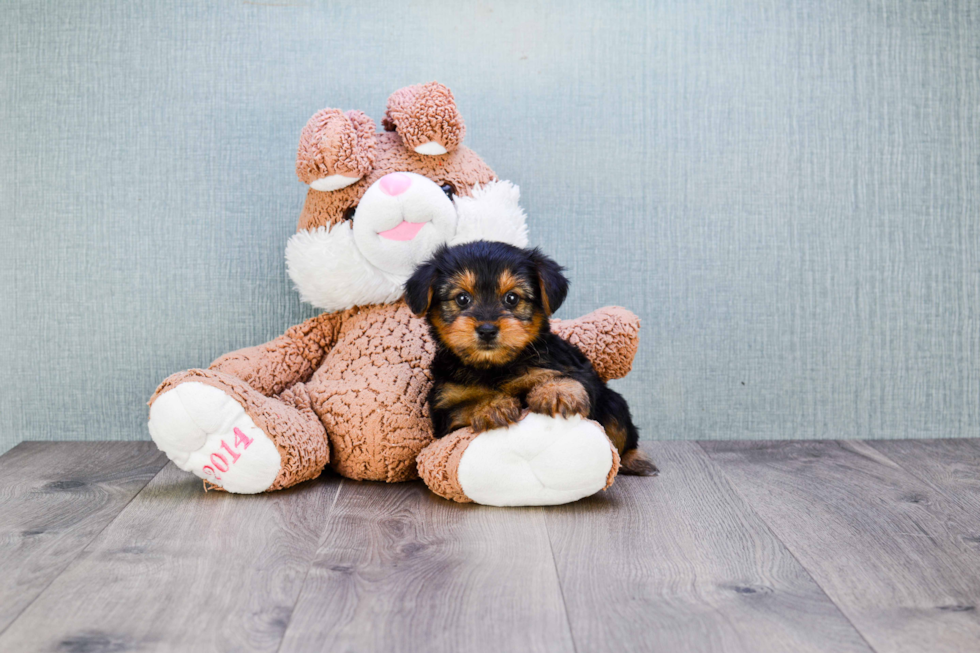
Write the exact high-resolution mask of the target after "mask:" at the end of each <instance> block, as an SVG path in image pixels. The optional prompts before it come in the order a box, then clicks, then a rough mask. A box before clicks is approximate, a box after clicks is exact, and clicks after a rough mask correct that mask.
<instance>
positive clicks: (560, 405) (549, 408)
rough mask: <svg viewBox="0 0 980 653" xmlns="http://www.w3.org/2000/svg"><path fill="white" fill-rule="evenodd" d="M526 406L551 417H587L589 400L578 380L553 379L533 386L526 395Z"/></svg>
mask: <svg viewBox="0 0 980 653" xmlns="http://www.w3.org/2000/svg"><path fill="white" fill-rule="evenodd" d="M527 407H528V408H530V409H531V412H534V413H540V414H542V415H550V416H552V417H557V416H559V415H560V416H562V417H570V416H572V415H581V416H582V417H588V416H589V409H590V407H591V402H590V401H589V393H588V392H586V391H585V387H584V386H583V385H582V384H581V383H579V382H578V381H575V380H572V379H555V380H554V381H546V382H545V383H542V384H540V385H538V386H535V387H534V389H533V390H531V392H529V393H528V395H527Z"/></svg>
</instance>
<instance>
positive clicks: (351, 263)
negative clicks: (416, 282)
mask: <svg viewBox="0 0 980 653" xmlns="http://www.w3.org/2000/svg"><path fill="white" fill-rule="evenodd" d="M286 269H287V270H288V271H289V277H290V278H291V279H292V280H293V283H294V284H296V289H297V290H299V296H300V299H302V300H303V301H304V302H308V303H310V304H312V305H313V306H316V307H317V308H322V309H323V310H325V311H330V312H333V311H341V310H344V309H347V308H351V307H354V306H362V305H365V304H386V303H388V302H393V301H395V300H396V299H398V298H399V297H401V296H402V284H403V283H404V282H405V281H404V280H398V279H391V278H389V277H388V276H387V275H385V274H384V273H383V272H382V271H381V270H379V269H378V268H376V267H374V266H373V265H371V264H370V263H368V261H367V259H365V258H364V256H362V255H361V251H360V250H359V249H358V248H357V245H356V244H355V243H354V231H353V230H352V229H351V228H350V225H348V224H347V223H346V222H341V223H339V224H335V225H334V226H333V227H317V228H316V229H312V230H304V231H297V232H296V233H295V234H294V235H293V236H292V237H291V238H290V239H289V242H288V243H287V244H286Z"/></svg>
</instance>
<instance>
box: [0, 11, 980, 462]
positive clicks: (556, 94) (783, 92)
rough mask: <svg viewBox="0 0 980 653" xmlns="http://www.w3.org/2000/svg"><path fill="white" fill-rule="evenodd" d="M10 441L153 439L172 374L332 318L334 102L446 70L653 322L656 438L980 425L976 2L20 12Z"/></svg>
mask: <svg viewBox="0 0 980 653" xmlns="http://www.w3.org/2000/svg"><path fill="white" fill-rule="evenodd" d="M2 16H3V20H2V21H0V288H2V291H0V292H2V301H0V361H2V365H3V367H2V374H0V451H3V450H6V449H7V448H9V447H11V446H13V445H14V444H16V443H17V442H19V441H20V440H22V439H114V438H121V439H131V438H146V437H148V436H147V433H146V427H145V419H146V409H145V401H146V400H147V398H148V397H149V395H150V393H151V392H152V391H153V388H154V387H155V386H156V384H157V383H158V382H159V381H160V380H161V379H163V378H164V377H165V376H166V375H167V374H169V373H171V372H174V371H177V370H180V369H183V368H187V367H194V366H202V365H205V364H207V363H208V362H209V361H210V360H211V359H213V358H214V357H216V356H217V355H219V354H221V353H224V352H227V351H229V350H232V349H235V348H238V347H242V346H245V345H250V344H255V343H258V342H262V341H265V340H267V339H270V338H272V337H274V336H276V335H278V334H279V333H281V332H282V331H283V330H284V329H285V328H286V327H288V326H290V325H292V324H294V323H297V322H299V321H300V320H302V319H304V318H305V317H308V316H310V315H312V314H313V313H312V311H311V310H310V309H308V308H304V307H302V306H301V305H300V303H299V301H298V299H297V296H296V293H295V292H294V291H293V290H292V289H291V287H290V284H289V282H288V280H287V277H286V274H285V269H284V264H283V247H284V245H285V243H286V239H287V238H288V236H289V235H290V234H292V233H293V231H294V229H295V223H296V219H297V217H298V215H299V210H300V207H301V206H302V202H303V198H304V195H305V192H304V187H303V186H302V185H301V184H300V183H299V182H298V181H297V180H296V178H295V175H294V172H293V160H294V155H295V147H296V144H297V141H298V136H299V131H300V129H301V128H302V127H303V125H304V123H305V122H306V120H307V119H308V118H309V117H310V116H311V115H312V114H313V113H314V112H315V111H317V110H318V109H321V108H323V107H327V106H334V107H340V108H343V109H351V108H357V109H362V110H364V111H366V112H367V113H368V114H369V115H371V116H373V117H374V118H375V120H380V118H381V116H382V114H383V111H384V103H385V100H386V98H387V96H388V94H389V93H390V92H391V91H393V90H395V89H397V88H399V87H401V86H404V85H407V84H412V83H417V82H423V81H429V80H432V79H437V80H439V81H441V82H443V83H445V84H447V85H449V86H450V87H451V88H452V89H453V90H454V92H455V94H456V97H457V100H458V103H459V106H460V108H461V111H462V113H463V116H464V118H465V120H466V121H467V125H468V129H469V131H468V134H467V144H468V145H469V146H470V147H472V148H473V149H474V150H476V151H477V152H478V153H479V154H480V155H481V156H483V157H484V159H485V160H486V161H487V162H488V163H489V164H490V165H491V166H492V167H493V168H494V169H495V170H496V171H497V172H498V174H499V175H500V176H501V177H504V178H508V179H512V180H514V181H515V182H517V183H518V184H520V185H521V187H522V189H523V197H524V203H525V205H526V208H527V210H528V213H529V215H530V222H531V232H532V240H533V242H534V243H536V244H539V245H542V246H544V248H545V249H546V250H548V251H549V252H551V253H553V254H554V255H555V257H556V258H557V259H559V260H560V261H561V262H563V263H564V264H566V265H567V266H568V267H569V268H570V270H571V273H572V277H573V289H572V292H571V295H570V299H569V301H568V303H567V304H566V306H565V308H563V309H562V311H561V313H560V315H561V316H564V317H569V316H575V315H578V314H581V313H584V312H586V311H589V310H591V309H593V308H595V307H598V306H601V305H603V304H621V305H624V306H628V307H630V308H632V309H633V310H634V311H635V312H637V313H638V314H640V315H641V317H642V318H643V342H642V345H641V349H640V353H639V355H638V357H637V361H636V367H635V371H634V372H633V373H632V375H631V376H630V377H629V378H628V379H627V380H624V381H621V382H618V384H617V387H618V388H619V389H620V390H621V391H623V392H624V393H625V394H626V395H627V397H628V399H630V401H631V402H632V404H633V406H634V410H635V412H636V414H637V417H638V422H639V424H640V426H641V428H642V429H643V434H644V436H645V437H647V438H664V439H668V438H851V437H883V438H891V437H914V436H919V437H946V436H978V435H980V321H978V315H980V254H978V251H980V117H978V116H980V8H978V6H977V4H976V3H975V2H969V1H967V2H959V3H957V2H949V3H946V2H911V1H908V0H901V1H896V0H886V1H880V2H858V1H857V0H854V1H849V0H832V1H828V2H810V1H805V0H800V1H798V2H780V1H767V2H749V1H740V0H728V1H714V2H688V1H684V0H673V1H670V2H643V1H639V0H637V1H633V2H627V3H612V2H601V3H600V2H596V3H592V4H581V5H580V4H577V3H572V2H568V1H561V2H514V3H505V2H489V3H482V4H470V3H462V2H448V1H447V2H417V3H409V2H404V1H387V2H367V1H364V0H358V1H356V2H329V3H328V2H323V3H316V2H302V1H301V0H296V1H295V2H292V1H290V0H282V2H277V0H270V1H269V2H226V1H218V2H208V3H201V4H200V5H196V6H193V5H186V6H185V5H182V4H179V3H175V2H172V1H170V0H166V1H160V2H146V3H92V2H66V3H57V4H55V3H35V2H25V3H11V2H3V4H2Z"/></svg>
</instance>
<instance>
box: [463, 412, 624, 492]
mask: <svg viewBox="0 0 980 653" xmlns="http://www.w3.org/2000/svg"><path fill="white" fill-rule="evenodd" d="M613 464H614V461H613V452H612V449H611V447H610V445H609V439H608V438H607V437H606V434H605V432H604V431H603V430H602V427H601V426H599V425H598V424H597V423H596V422H593V421H590V420H586V419H582V418H580V417H572V418H570V419H563V418H560V417H546V416H544V415H536V414H533V413H532V414H530V415H527V416H526V417H525V418H524V419H523V420H521V421H520V422H519V423H517V424H514V425H513V426H510V427H509V428H505V429H496V430H493V431H487V432H486V433H482V434H480V435H479V436H477V437H476V438H474V439H473V441H472V442H470V444H469V446H468V447H467V449H466V452H465V453H464V454H463V456H462V458H461V459H460V461H459V469H458V471H457V475H458V478H459V484H460V486H461V488H462V490H463V492H464V493H465V494H466V495H467V496H468V497H469V498H470V499H472V500H473V501H475V502H476V503H481V504H484V505H491V506H548V505H558V504H563V503H570V502H572V501H577V500H579V499H581V498H583V497H587V496H589V495H592V494H595V493H596V492H598V491H599V490H601V489H603V488H604V487H606V485H607V477H608V476H609V473H610V469H611V468H612V466H613Z"/></svg>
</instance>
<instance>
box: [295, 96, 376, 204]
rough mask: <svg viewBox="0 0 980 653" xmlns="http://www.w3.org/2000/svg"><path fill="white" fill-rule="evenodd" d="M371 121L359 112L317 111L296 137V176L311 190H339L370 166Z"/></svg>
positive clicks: (372, 153)
mask: <svg viewBox="0 0 980 653" xmlns="http://www.w3.org/2000/svg"><path fill="white" fill-rule="evenodd" d="M374 146H375V136H374V121H373V120H371V119H370V118H368V117H367V116H366V115H364V114H363V113H362V112H360V111H348V112H347V113H343V112H342V111H341V110H340V109H323V110H322V111H318V112H317V113H316V114H315V115H314V116H313V117H312V118H310V120H309V122H307V123H306V127H304V128H303V131H302V133H301V134H300V137H299V151H298V152H297V153H296V176H297V177H299V179H300V181H302V182H303V183H304V184H309V185H310V188H312V189H313V190H320V191H331V190H339V189H341V188H344V187H346V186H350V185H351V184H353V183H355V182H357V181H358V180H360V179H361V178H362V177H364V176H365V175H367V174H368V173H369V172H371V169H372V168H373V167H374Z"/></svg>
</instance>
